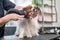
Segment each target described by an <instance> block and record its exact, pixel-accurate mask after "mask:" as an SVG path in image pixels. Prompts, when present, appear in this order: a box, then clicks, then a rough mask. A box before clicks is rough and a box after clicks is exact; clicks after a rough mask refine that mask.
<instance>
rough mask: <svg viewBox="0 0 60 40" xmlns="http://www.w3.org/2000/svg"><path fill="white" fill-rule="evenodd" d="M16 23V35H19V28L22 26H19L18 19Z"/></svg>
mask: <svg viewBox="0 0 60 40" xmlns="http://www.w3.org/2000/svg"><path fill="white" fill-rule="evenodd" d="M16 23H17V24H16V25H17V27H16V32H15V35H16V36H18V35H19V29H20V26H19V21H16Z"/></svg>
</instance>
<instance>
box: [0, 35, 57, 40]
mask: <svg viewBox="0 0 60 40" xmlns="http://www.w3.org/2000/svg"><path fill="white" fill-rule="evenodd" d="M54 37H57V36H56V35H40V36H34V37H32V38H23V39H19V38H18V37H17V36H15V35H10V36H4V38H0V40H50V39H51V38H54Z"/></svg>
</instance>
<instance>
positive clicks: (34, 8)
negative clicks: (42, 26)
mask: <svg viewBox="0 0 60 40" xmlns="http://www.w3.org/2000/svg"><path fill="white" fill-rule="evenodd" d="M23 10H24V11H26V13H27V15H31V14H33V15H31V16H34V17H36V16H37V14H38V11H39V10H40V9H39V7H38V6H31V5H29V6H27V7H25V8H24V9H23ZM30 13H31V14H30Z"/></svg>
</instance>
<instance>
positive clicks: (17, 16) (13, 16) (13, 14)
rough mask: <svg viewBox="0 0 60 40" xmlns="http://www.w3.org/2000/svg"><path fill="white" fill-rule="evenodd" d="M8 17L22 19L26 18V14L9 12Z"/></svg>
mask: <svg viewBox="0 0 60 40" xmlns="http://www.w3.org/2000/svg"><path fill="white" fill-rule="evenodd" d="M7 17H8V18H9V19H10V20H15V21H16V20H20V19H22V18H24V15H18V14H16V13H11V14H8V15H7Z"/></svg>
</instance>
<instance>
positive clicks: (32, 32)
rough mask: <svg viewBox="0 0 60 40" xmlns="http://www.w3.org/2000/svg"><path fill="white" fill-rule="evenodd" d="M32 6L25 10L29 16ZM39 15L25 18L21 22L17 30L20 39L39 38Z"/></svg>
mask: <svg viewBox="0 0 60 40" xmlns="http://www.w3.org/2000/svg"><path fill="white" fill-rule="evenodd" d="M31 8H32V6H27V7H26V8H24V10H25V11H26V12H27V15H29V13H30V12H31ZM38 15H39V14H37V15H35V17H34V18H29V19H26V18H23V19H21V20H19V21H18V22H19V24H18V27H17V28H16V33H15V34H16V35H18V36H19V38H23V37H24V36H27V37H28V38H31V37H32V36H38V35H39V34H38V30H39V28H40V27H39V24H38V20H37V19H38Z"/></svg>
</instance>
